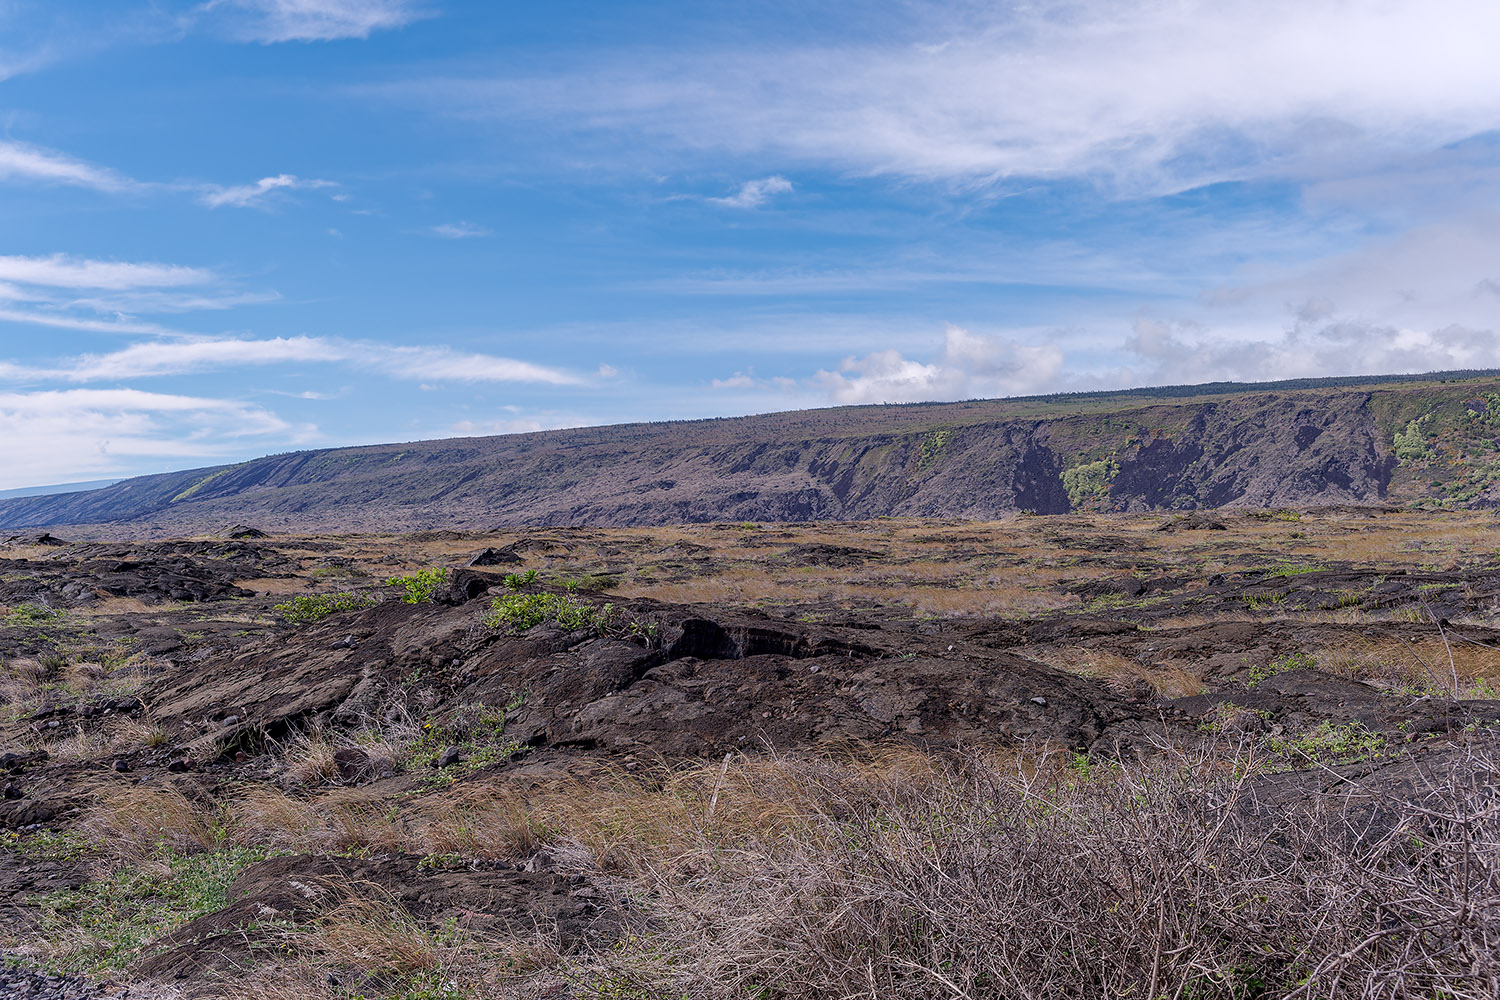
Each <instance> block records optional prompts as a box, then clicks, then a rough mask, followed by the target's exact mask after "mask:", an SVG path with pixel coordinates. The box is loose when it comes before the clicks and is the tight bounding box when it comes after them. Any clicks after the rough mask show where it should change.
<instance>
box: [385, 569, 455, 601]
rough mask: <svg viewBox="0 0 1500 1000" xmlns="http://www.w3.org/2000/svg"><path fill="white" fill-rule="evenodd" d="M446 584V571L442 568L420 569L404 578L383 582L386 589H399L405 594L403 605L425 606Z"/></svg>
mask: <svg viewBox="0 0 1500 1000" xmlns="http://www.w3.org/2000/svg"><path fill="white" fill-rule="evenodd" d="M447 582H448V571H447V570H446V569H443V568H442V567H435V568H433V569H420V570H417V572H415V573H407V574H406V575H405V576H393V577H391V578H390V579H389V580H387V581H385V585H386V586H387V587H401V588H402V589H403V590H404V591H405V593H404V594H402V595H401V600H402V602H403V603H405V604H426V603H428V602H429V601H431V600H432V599H433V598H434V597H436V596H437V592H438V590H439V589H441V588H442V586H443V585H444V584H446V583H447Z"/></svg>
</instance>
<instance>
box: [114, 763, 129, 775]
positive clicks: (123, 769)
mask: <svg viewBox="0 0 1500 1000" xmlns="http://www.w3.org/2000/svg"><path fill="white" fill-rule="evenodd" d="M111 766H112V767H113V768H114V769H115V770H116V771H118V772H120V773H121V774H126V773H128V772H129V771H130V765H129V764H128V763H126V762H125V761H123V760H117V761H115V762H114V764H112V765H111Z"/></svg>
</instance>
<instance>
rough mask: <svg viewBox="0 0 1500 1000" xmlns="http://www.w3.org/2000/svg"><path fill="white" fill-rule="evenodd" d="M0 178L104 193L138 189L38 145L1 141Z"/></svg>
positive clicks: (106, 171) (98, 168)
mask: <svg viewBox="0 0 1500 1000" xmlns="http://www.w3.org/2000/svg"><path fill="white" fill-rule="evenodd" d="M0 179H4V180H10V179H19V180H29V181H41V182H43V183H51V184H68V185H72V186H74V187H88V188H95V189H97V190H100V191H124V190H128V189H130V188H134V187H136V186H137V185H136V183H135V182H134V181H132V180H130V179H129V178H125V177H121V176H120V175H119V174H116V173H115V172H114V171H112V170H107V169H105V168H104V167H96V166H94V165H93V164H91V163H85V162H84V161H82V160H77V159H74V158H73V157H71V156H66V155H64V154H62V153H58V152H54V151H52V150H48V149H42V148H40V147H38V146H29V145H27V144H25V143H20V142H10V141H6V140H0Z"/></svg>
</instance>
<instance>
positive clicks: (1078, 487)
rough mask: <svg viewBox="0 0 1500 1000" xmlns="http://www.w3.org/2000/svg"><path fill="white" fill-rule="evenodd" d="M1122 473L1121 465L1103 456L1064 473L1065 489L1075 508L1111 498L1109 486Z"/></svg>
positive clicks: (1063, 482)
mask: <svg viewBox="0 0 1500 1000" xmlns="http://www.w3.org/2000/svg"><path fill="white" fill-rule="evenodd" d="M1119 474H1120V466H1119V464H1118V463H1117V462H1115V460H1114V459H1112V458H1101V459H1100V460H1099V461H1097V462H1089V463H1087V464H1085V465H1075V466H1073V468H1071V469H1066V470H1064V471H1063V474H1062V484H1063V489H1064V490H1066V491H1067V493H1068V500H1069V502H1070V503H1072V505H1073V507H1074V508H1075V509H1077V508H1079V507H1084V506H1087V505H1089V504H1091V503H1098V502H1101V501H1104V500H1107V499H1109V488H1110V485H1111V484H1112V483H1114V481H1115V476H1117V475H1119Z"/></svg>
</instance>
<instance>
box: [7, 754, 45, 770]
mask: <svg viewBox="0 0 1500 1000" xmlns="http://www.w3.org/2000/svg"><path fill="white" fill-rule="evenodd" d="M51 756H52V755H51V754H49V753H48V752H47V751H45V750H32V751H30V752H28V753H4V754H0V770H6V771H10V772H12V773H14V772H16V771H19V770H21V769H22V768H23V767H25V766H26V765H28V764H40V763H42V762H43V761H45V760H47V759H48V758H50V757H51Z"/></svg>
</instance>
